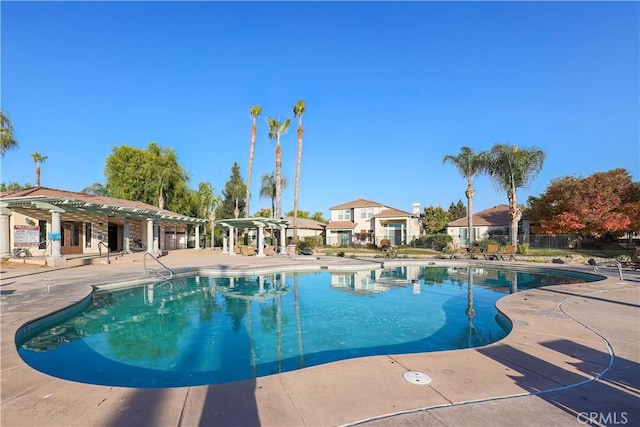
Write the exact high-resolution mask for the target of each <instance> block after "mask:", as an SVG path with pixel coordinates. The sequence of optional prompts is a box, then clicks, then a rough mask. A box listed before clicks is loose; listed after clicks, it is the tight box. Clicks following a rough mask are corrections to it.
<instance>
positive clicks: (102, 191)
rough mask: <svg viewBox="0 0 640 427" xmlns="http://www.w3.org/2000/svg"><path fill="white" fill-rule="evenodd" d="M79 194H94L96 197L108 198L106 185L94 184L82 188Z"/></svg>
mask: <svg viewBox="0 0 640 427" xmlns="http://www.w3.org/2000/svg"><path fill="white" fill-rule="evenodd" d="M80 192H81V193H84V194H95V195H96V196H109V189H108V188H107V186H106V185H104V184H102V183H100V182H94V183H93V184H91V185H89V186H87V187H84V188H83V189H82V190H80Z"/></svg>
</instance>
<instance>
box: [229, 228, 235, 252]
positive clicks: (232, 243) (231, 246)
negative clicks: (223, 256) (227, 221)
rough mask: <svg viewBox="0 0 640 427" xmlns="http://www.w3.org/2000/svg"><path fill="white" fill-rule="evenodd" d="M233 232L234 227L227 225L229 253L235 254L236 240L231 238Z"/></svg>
mask: <svg viewBox="0 0 640 427" xmlns="http://www.w3.org/2000/svg"><path fill="white" fill-rule="evenodd" d="M234 233H235V228H234V227H229V255H235V254H236V251H235V248H236V242H235V241H234V239H233V235H234Z"/></svg>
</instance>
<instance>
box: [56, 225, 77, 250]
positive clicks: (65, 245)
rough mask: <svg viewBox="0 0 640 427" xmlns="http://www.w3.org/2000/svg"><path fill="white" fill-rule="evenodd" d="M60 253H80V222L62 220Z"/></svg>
mask: <svg viewBox="0 0 640 427" xmlns="http://www.w3.org/2000/svg"><path fill="white" fill-rule="evenodd" d="M60 234H61V235H60V253H61V254H62V255H76V254H81V253H82V245H81V244H80V242H81V241H82V223H81V222H63V223H62V233H60Z"/></svg>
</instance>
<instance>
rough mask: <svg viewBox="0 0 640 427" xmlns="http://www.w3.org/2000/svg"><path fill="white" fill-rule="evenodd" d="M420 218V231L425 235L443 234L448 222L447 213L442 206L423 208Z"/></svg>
mask: <svg viewBox="0 0 640 427" xmlns="http://www.w3.org/2000/svg"><path fill="white" fill-rule="evenodd" d="M420 217H421V220H422V229H423V230H424V233H425V234H435V233H441V232H443V231H444V229H445V228H446V227H447V224H448V223H449V221H450V217H449V212H447V211H445V210H444V209H443V207H442V206H438V207H434V206H428V207H425V208H424V212H423V213H422V215H420Z"/></svg>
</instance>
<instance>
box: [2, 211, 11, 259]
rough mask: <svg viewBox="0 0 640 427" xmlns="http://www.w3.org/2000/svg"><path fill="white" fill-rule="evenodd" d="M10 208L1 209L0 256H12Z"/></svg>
mask: <svg viewBox="0 0 640 427" xmlns="http://www.w3.org/2000/svg"><path fill="white" fill-rule="evenodd" d="M10 226H11V222H10V221H9V209H5V208H2V210H0V257H2V258H9V257H10V256H11V243H10V236H11V230H10Z"/></svg>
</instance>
